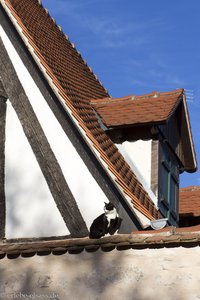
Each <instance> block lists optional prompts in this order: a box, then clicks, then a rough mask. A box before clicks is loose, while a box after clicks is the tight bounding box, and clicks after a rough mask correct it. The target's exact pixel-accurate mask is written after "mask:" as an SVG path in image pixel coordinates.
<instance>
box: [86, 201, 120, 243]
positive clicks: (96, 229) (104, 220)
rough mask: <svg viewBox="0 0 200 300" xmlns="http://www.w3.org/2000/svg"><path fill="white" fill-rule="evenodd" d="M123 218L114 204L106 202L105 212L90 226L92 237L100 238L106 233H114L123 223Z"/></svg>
mask: <svg viewBox="0 0 200 300" xmlns="http://www.w3.org/2000/svg"><path fill="white" fill-rule="evenodd" d="M121 222H122V219H121V218H120V217H119V215H118V213H117V211H116V208H115V207H114V205H113V204H112V203H111V202H109V203H105V206H104V213H103V214H101V215H100V216H98V217H97V218H96V219H95V220H94V221H93V223H92V225H91V227H90V238H91V239H99V238H101V237H102V236H104V235H105V234H107V233H109V234H110V235H112V234H114V233H115V232H116V231H117V230H118V229H119V228H120V225H121Z"/></svg>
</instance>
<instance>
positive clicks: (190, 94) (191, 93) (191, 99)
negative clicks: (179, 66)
mask: <svg viewBox="0 0 200 300" xmlns="http://www.w3.org/2000/svg"><path fill="white" fill-rule="evenodd" d="M185 94H186V100H187V102H189V103H193V102H194V90H191V89H185Z"/></svg>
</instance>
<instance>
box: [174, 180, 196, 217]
mask: <svg viewBox="0 0 200 300" xmlns="http://www.w3.org/2000/svg"><path fill="white" fill-rule="evenodd" d="M179 214H180V215H192V216H194V217H197V216H200V186H189V187H185V188H181V189H180V192H179Z"/></svg>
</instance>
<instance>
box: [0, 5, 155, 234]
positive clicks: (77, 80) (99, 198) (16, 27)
mask: <svg viewBox="0 0 200 300" xmlns="http://www.w3.org/2000/svg"><path fill="white" fill-rule="evenodd" d="M1 5H2V6H1V29H0V32H1V57H0V58H1V67H0V72H1V81H2V86H3V88H4V90H5V92H6V94H7V98H8V100H7V103H8V104H7V116H6V120H7V122H6V123H5V124H6V126H2V130H4V131H3V132H5V135H6V139H5V140H6V141H5V146H4V148H5V151H4V150H2V151H1V152H2V155H3V151H4V152H5V159H3V160H2V164H3V165H4V164H5V168H4V171H3V170H2V186H3V187H2V191H3V189H5V191H4V196H5V198H6V201H5V203H6V207H7V208H6V209H5V211H6V213H5V219H6V233H7V235H8V236H9V237H16V236H18V235H20V236H26V237H27V236H39V235H43V236H44V235H63V234H66V235H67V234H71V235H72V236H77V235H79V236H82V235H87V230H88V227H89V225H90V224H91V221H92V220H93V219H94V218H95V217H96V216H97V215H98V214H99V213H101V212H102V210H103V206H104V202H105V201H111V202H113V203H114V204H115V206H116V207H117V209H118V212H119V213H120V215H121V216H122V218H123V225H122V228H121V230H122V231H127V230H129V229H130V228H132V227H133V226H134V227H135V228H142V226H143V224H147V225H148V222H149V220H150V219H154V218H157V217H158V215H159V213H158V211H157V209H156V207H155V206H154V204H153V202H152V200H151V198H150V196H149V195H148V193H147V192H146V191H145V189H144V187H143V186H142V185H141V183H140V182H139V180H138V179H137V177H136V176H135V174H134V173H133V172H132V170H131V168H130V167H129V165H128V164H127V163H126V162H125V160H124V158H123V157H122V155H121V154H120V152H119V151H118V150H117V148H116V147H115V146H114V144H113V143H112V142H111V140H110V139H109V137H108V136H107V135H106V134H105V132H104V131H103V130H102V129H101V126H100V124H99V122H98V120H97V117H96V114H95V113H94V111H93V108H92V107H91V105H90V102H89V101H88V99H89V98H94V97H96V98H99V97H105V96H108V93H107V91H106V90H105V89H104V88H103V87H102V85H101V84H100V83H99V81H98V79H97V78H96V77H95V75H94V74H93V73H92V72H91V70H90V69H89V67H88V66H87V65H86V63H85V62H84V61H83V59H82V58H81V56H80V54H79V53H78V52H77V51H76V49H75V48H74V46H73V45H72V44H71V43H70V42H69V41H68V39H67V38H66V37H65V36H64V34H63V33H62V32H61V31H60V29H59V28H58V27H57V25H56V24H55V22H54V21H53V20H52V19H51V18H50V16H49V15H48V13H47V12H46V11H45V10H44V9H43V7H42V6H41V5H40V4H39V3H38V2H37V1H25V2H21V1H1ZM29 9H33V11H34V12H35V13H36V14H38V18H41V21H42V22H43V21H44V27H45V26H47V27H45V28H46V30H47V31H46V33H45V36H46V39H47V40H48V39H52V38H54V37H55V41H54V40H52V44H53V45H54V47H55V49H53V50H52V48H51V51H52V52H51V56H50V53H49V52H48V51H50V50H49V48H48V47H46V49H47V50H46V49H45V48H44V45H43V44H42V43H45V46H46V45H47V40H46V41H44V36H43V35H42V34H43V33H42V32H43V31H42V32H40V29H41V26H40V22H39V21H38V22H37V20H34V22H32V19H31V20H30V18H29V16H30V11H29ZM32 26H33V27H32ZM49 26H50V28H49ZM44 27H43V29H44ZM43 29H42V30H43ZM56 37H58V40H57V38H56ZM58 41H59V42H58ZM63 47H65V51H64V50H63ZM60 49H62V52H60ZM63 53H65V54H64V55H65V56H64V57H63ZM55 59H56V60H55ZM60 60H61V62H63V66H64V64H65V63H67V64H68V65H69V66H70V70H71V71H70V73H69V68H67V65H66V66H64V68H63V67H62V66H61V63H60ZM79 73H80V75H79ZM3 103H5V101H4V102H3ZM2 105H4V106H5V104H2ZM2 114H4V117H5V112H4V113H3V110H2ZM2 118H3V117H2ZM4 127H6V129H5V128H4ZM3 128H4V129H3ZM2 140H4V135H3V134H2ZM3 144H4V143H3ZM12 149H15V151H14V152H13V151H12ZM5 161H6V163H5ZM4 175H5V176H4ZM3 177H5V178H6V182H4V181H3V180H5V178H4V179H3ZM4 185H5V186H4ZM136 195H137V196H136ZM2 201H3V197H2ZM3 202H4V201H3ZM134 203H135V204H134ZM2 211H3V210H2ZM39 220H41V223H40V221H39ZM38 221H39V222H38ZM49 224H51V225H49Z"/></svg>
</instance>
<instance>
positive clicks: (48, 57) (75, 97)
mask: <svg viewBox="0 0 200 300" xmlns="http://www.w3.org/2000/svg"><path fill="white" fill-rule="evenodd" d="M1 4H2V5H3V7H4V9H5V11H6V12H7V14H8V16H9V17H10V19H11V21H12V22H13V24H14V26H15V27H16V29H17V30H18V32H19V34H20V36H21V38H22V39H23V41H24V42H25V44H26V46H27V48H28V49H29V50H30V53H31V54H32V55H33V58H34V59H35V61H36V62H37V63H38V66H39V67H40V69H41V70H42V72H43V74H44V76H45V77H46V78H47V80H48V82H49V84H50V86H52V87H53V89H54V91H56V93H57V96H58V99H59V100H60V101H61V102H62V101H64V102H65V104H66V107H67V109H68V110H69V111H70V113H71V115H72V116H73V118H74V119H75V120H76V122H78V124H79V126H80V128H81V130H83V131H84V132H85V136H86V138H87V139H88V140H89V141H90V143H92V147H93V149H95V151H97V153H98V154H99V155H100V158H101V159H102V160H103V161H104V164H106V165H107V168H108V170H109V172H111V174H112V176H113V175H114V178H115V182H117V184H118V186H120V189H122V190H123V192H124V194H125V195H127V196H128V197H129V199H130V200H131V201H132V204H133V206H134V207H135V208H136V209H137V210H139V211H140V212H141V213H142V214H144V215H145V216H146V217H148V218H149V219H156V218H159V212H158V210H157V209H156V207H155V205H154V204H153V202H152V201H151V199H150V197H149V195H148V193H147V192H146V191H145V189H144V187H143V186H142V184H141V183H140V182H139V181H138V179H137V177H136V176H135V174H134V173H133V172H132V170H131V169H130V167H129V165H128V164H127V163H126V162H125V160H124V158H123V156H122V155H121V154H120V153H119V151H118V149H117V147H116V146H115V145H114V144H113V142H112V141H111V140H110V138H109V137H108V136H107V135H106V133H105V132H104V131H103V130H102V129H101V127H100V125H99V123H98V120H97V117H96V114H95V113H94V111H93V108H92V107H91V104H90V101H89V99H91V98H92V99H99V98H105V97H109V94H108V93H107V91H106V90H105V89H104V88H103V87H102V85H101V84H100V82H99V81H98V80H97V79H96V77H95V75H94V74H93V73H92V72H91V71H90V69H89V68H88V66H87V65H86V64H85V62H84V61H83V59H82V57H81V55H80V54H79V53H78V52H77V50H76V49H75V48H74V46H73V45H72V44H71V43H70V42H69V40H68V38H67V37H66V36H65V35H64V33H63V32H62V30H61V29H60V28H59V27H58V26H57V25H56V23H55V21H54V20H53V19H52V18H51V17H50V16H49V14H48V12H47V11H46V10H45V9H44V8H43V7H42V6H41V5H40V3H39V1H37V0H1Z"/></svg>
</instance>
